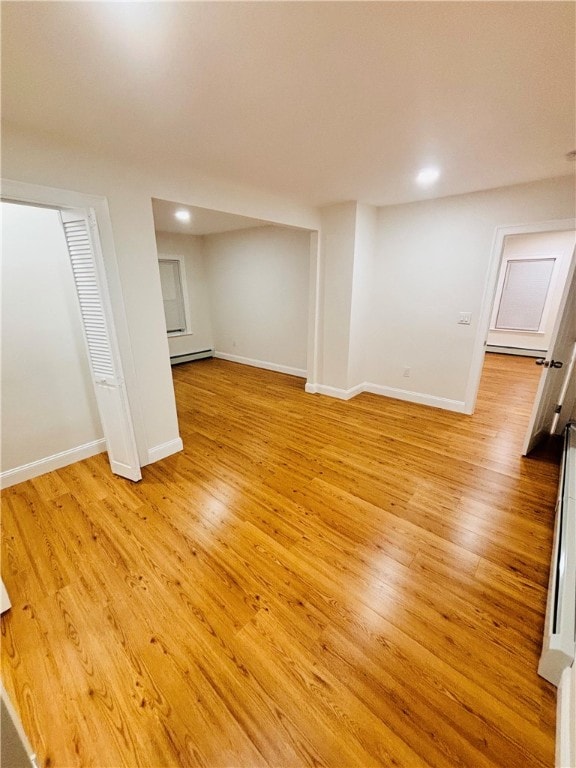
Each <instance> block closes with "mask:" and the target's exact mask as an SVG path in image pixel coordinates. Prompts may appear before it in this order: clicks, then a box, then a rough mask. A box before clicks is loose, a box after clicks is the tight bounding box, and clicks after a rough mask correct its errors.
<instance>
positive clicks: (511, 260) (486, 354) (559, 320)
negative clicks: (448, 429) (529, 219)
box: [470, 221, 576, 455]
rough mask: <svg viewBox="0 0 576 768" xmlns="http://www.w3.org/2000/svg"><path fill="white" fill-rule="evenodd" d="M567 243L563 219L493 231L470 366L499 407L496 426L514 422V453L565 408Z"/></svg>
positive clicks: (569, 351)
mask: <svg viewBox="0 0 576 768" xmlns="http://www.w3.org/2000/svg"><path fill="white" fill-rule="evenodd" d="M575 242H576V233H575V231H574V222H566V221H562V222H550V223H548V224H543V225H539V226H535V227H530V226H526V227H514V228H506V229H501V230H499V231H498V233H497V237H496V242H495V247H494V250H493V259H492V268H491V275H490V278H489V288H488V289H487V291H486V294H485V302H484V308H483V314H484V323H485V324H484V327H483V328H482V324H481V327H480V330H479V334H482V337H481V340H482V347H481V348H480V349H478V347H477V350H476V352H477V358H476V363H477V364H478V363H479V373H480V374H481V376H482V388H483V390H484V391H489V390H490V389H491V388H492V390H493V391H492V397H494V398H498V400H499V402H500V401H501V402H502V404H503V411H502V423H503V424H505V423H506V420H509V419H516V420H518V419H520V420H522V423H523V425H524V426H525V429H526V435H525V438H524V440H523V444H522V445H521V446H519V449H520V450H519V452H520V453H521V454H522V455H527V454H528V453H529V452H530V451H531V450H533V448H534V447H535V446H536V445H537V443H538V442H539V441H540V440H541V439H542V438H544V437H545V436H546V435H549V434H553V433H556V434H559V433H560V431H561V430H562V429H563V426H564V424H565V423H566V421H567V419H568V418H569V415H570V414H569V413H568V412H569V411H571V410H572V405H573V404H572V403H571V400H572V399H574V397H573V393H572V392H571V389H570V387H569V386H567V384H569V381H570V380H571V378H572V374H571V370H572V368H573V358H574V344H575V343H576V322H575V321H574V319H573V318H572V314H573V312H574V309H573V304H574V298H573V296H572V294H571V291H573V275H574V258H575V257H574V252H575V251H574V248H575ZM553 358H554V359H553ZM560 358H561V359H560ZM571 361H572V362H571ZM504 372H505V375H506V379H507V380H506V385H505V386H504V387H501V388H500V389H499V386H498V385H499V383H500V384H501V383H502V382H501V379H502V376H503V375H504ZM490 379H493V381H490ZM475 394H476V393H474V395H475ZM561 400H565V403H564V404H563V403H562V402H561ZM474 403H475V400H472V408H471V409H470V412H471V411H472V410H473V404H474ZM562 409H564V413H562V416H561V417H560V413H561V412H562ZM555 411H557V413H556V414H555Z"/></svg>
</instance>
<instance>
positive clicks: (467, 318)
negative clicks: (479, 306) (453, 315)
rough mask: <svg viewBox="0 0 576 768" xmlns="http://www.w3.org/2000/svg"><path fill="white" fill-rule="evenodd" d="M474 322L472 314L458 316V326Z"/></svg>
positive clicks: (462, 313)
mask: <svg viewBox="0 0 576 768" xmlns="http://www.w3.org/2000/svg"><path fill="white" fill-rule="evenodd" d="M471 322H472V312H460V314H459V316H458V325H470V323H471Z"/></svg>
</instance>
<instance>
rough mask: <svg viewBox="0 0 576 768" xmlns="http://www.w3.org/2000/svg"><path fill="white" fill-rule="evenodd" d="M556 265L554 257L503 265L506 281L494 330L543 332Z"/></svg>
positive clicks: (509, 260) (498, 301)
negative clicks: (547, 302)
mask: <svg viewBox="0 0 576 768" xmlns="http://www.w3.org/2000/svg"><path fill="white" fill-rule="evenodd" d="M555 263H556V259H555V258H554V257H550V258H525V259H514V258H509V259H507V260H506V261H505V262H504V263H503V265H502V269H503V270H505V273H504V280H503V282H502V286H501V290H500V296H499V299H498V298H497V303H496V307H497V310H496V317H495V319H494V321H493V324H492V328H494V329H495V330H506V331H532V332H538V331H540V329H541V326H542V319H543V316H544V309H545V307H546V299H547V298H548V290H549V288H550V282H551V280H552V273H553V272H554V265H555Z"/></svg>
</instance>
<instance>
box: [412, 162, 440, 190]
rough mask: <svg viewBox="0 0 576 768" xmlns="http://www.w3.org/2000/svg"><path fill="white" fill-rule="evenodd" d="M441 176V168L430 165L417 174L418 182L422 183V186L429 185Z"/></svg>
mask: <svg viewBox="0 0 576 768" xmlns="http://www.w3.org/2000/svg"><path fill="white" fill-rule="evenodd" d="M439 178H440V169H439V168H433V167H432V166H430V167H429V168H422V170H421V171H420V172H419V173H418V176H416V183H417V184H420V186H421V187H429V186H431V185H432V184H434V183H435V182H436V181H438V179H439Z"/></svg>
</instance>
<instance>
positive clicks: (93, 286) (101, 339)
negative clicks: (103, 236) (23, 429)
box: [60, 210, 142, 480]
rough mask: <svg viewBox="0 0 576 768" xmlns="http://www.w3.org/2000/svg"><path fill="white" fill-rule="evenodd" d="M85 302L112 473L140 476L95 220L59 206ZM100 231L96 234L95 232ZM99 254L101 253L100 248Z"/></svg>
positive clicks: (81, 299) (78, 289)
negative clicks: (105, 288) (99, 258)
mask: <svg viewBox="0 0 576 768" xmlns="http://www.w3.org/2000/svg"><path fill="white" fill-rule="evenodd" d="M60 216H61V219H62V225H63V227H64V235H65V238H66V245H67V247H68V253H69V256H70V262H71V264H72V273H73V275H74V282H75V285H76V293H77V295H78V302H79V304H80V313H81V315H82V324H83V326H84V338H85V340H86V347H87V350H88V358H89V360H90V369H91V371H92V381H93V384H94V392H95V394H96V402H97V404H98V412H99V414H100V420H101V422H102V429H103V431H104V437H105V439H106V448H107V450H108V459H109V461H110V467H111V469H112V472H114V474H116V475H121V476H122V477H127V478H128V479H129V480H140V479H141V478H142V473H141V471H140V462H139V460H138V452H137V449H136V440H135V438H134V429H133V426H132V416H131V413H130V407H129V403H128V395H127V393H126V385H125V383H124V377H123V375H122V365H121V362H120V355H119V352H118V346H117V343H116V338H115V335H114V326H113V321H112V315H111V310H110V306H109V302H108V297H107V294H106V293H105V292H104V291H103V290H102V286H103V281H104V280H105V279H106V278H105V276H104V273H103V265H99V264H98V261H97V255H96V254H97V252H96V250H95V249H96V248H97V247H98V245H97V243H98V240H97V232H96V221H95V220H93V221H91V219H92V218H93V214H91V215H90V218H88V216H87V214H86V213H85V212H84V211H76V210H62V211H60ZM93 233H94V235H96V237H93ZM98 253H99V252H98Z"/></svg>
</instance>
